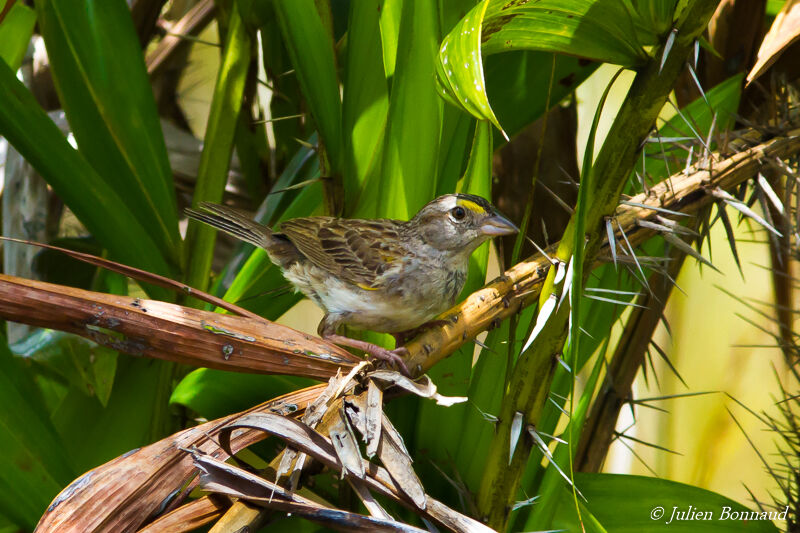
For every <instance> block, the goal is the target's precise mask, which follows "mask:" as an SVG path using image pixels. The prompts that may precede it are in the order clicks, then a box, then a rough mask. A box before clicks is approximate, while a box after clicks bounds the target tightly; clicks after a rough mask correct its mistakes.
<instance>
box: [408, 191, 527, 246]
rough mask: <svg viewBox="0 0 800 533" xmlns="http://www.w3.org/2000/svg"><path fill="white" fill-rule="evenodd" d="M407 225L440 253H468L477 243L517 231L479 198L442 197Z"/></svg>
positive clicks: (464, 196) (451, 195)
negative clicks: (414, 228) (413, 228)
mask: <svg viewBox="0 0 800 533" xmlns="http://www.w3.org/2000/svg"><path fill="white" fill-rule="evenodd" d="M410 224H411V225H413V226H415V227H416V228H417V230H418V231H419V234H420V236H421V237H422V240H423V241H424V242H425V243H426V244H428V245H429V246H432V247H433V248H436V249H437V250H441V251H449V252H466V253H471V252H472V251H473V250H475V248H477V247H478V246H479V245H480V244H481V243H483V242H485V241H486V240H488V239H491V238H492V237H496V236H499V235H511V234H514V233H517V232H518V231H519V229H518V228H517V227H516V226H515V225H514V224H512V223H511V221H509V220H508V219H507V218H506V217H504V216H503V215H501V214H500V213H499V212H498V211H497V209H496V208H495V207H494V206H492V204H490V203H489V202H487V201H486V200H485V199H484V198H481V197H480V196H475V195H473V194H446V195H444V196H440V197H438V198H436V199H435V200H433V201H431V202H429V203H428V204H426V205H425V207H423V208H422V209H420V211H419V213H417V214H416V216H414V218H413V219H412V220H411V221H410Z"/></svg>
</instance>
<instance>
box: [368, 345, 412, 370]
mask: <svg viewBox="0 0 800 533" xmlns="http://www.w3.org/2000/svg"><path fill="white" fill-rule="evenodd" d="M378 348H379V349H378V350H373V351H372V353H370V355H371V356H372V357H373V358H374V359H379V360H381V361H386V362H387V363H388V364H390V365H392V366H394V367H395V368H397V369H398V370H400V372H401V373H402V374H403V375H405V376H406V377H411V373H410V372H409V371H408V367H407V366H406V362H405V360H404V359H403V357H404V356H407V355H408V348H406V347H405V346H400V347H399V348H395V349H394V350H387V349H385V348H380V347H378Z"/></svg>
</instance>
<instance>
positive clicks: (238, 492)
mask: <svg viewBox="0 0 800 533" xmlns="http://www.w3.org/2000/svg"><path fill="white" fill-rule="evenodd" d="M192 456H193V458H194V461H195V463H196V464H197V466H198V468H199V469H201V470H202V471H203V475H202V477H201V486H202V487H203V489H205V490H208V491H213V492H217V493H220V494H226V495H228V496H231V497H235V498H242V499H245V500H247V501H249V502H251V503H257V504H260V505H262V506H264V507H266V508H269V509H276V510H279V511H286V512H288V513H293V514H298V515H300V516H302V517H304V518H307V519H309V520H313V521H314V522H318V523H321V524H324V525H326V526H329V527H332V528H334V529H338V530H340V531H364V532H373V531H385V532H387V533H395V532H403V533H406V532H407V533H424V530H422V529H419V528H416V527H413V526H409V525H407V524H403V523H402V522H397V521H395V520H393V519H391V518H389V519H385V518H375V517H368V516H364V515H360V514H356V513H349V512H347V511H341V510H339V509H332V508H330V507H325V506H323V505H320V504H319V503H317V502H315V501H313V500H310V499H308V498H305V497H303V496H300V495H299V494H297V493H295V492H292V491H287V490H286V489H284V488H283V487H281V486H280V485H276V484H274V483H271V482H269V481H267V480H265V479H263V478H260V477H258V476H256V475H254V474H251V473H250V472H247V471H246V470H243V469H241V468H238V467H236V466H233V465H230V464H228V463H225V462H223V461H219V460H217V459H214V458H213V457H211V456H208V455H205V454H199V453H193V454H192Z"/></svg>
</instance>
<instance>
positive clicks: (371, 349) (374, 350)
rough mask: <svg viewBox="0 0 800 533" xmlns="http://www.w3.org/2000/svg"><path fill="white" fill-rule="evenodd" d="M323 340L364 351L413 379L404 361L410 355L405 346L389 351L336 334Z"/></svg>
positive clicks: (324, 337)
mask: <svg viewBox="0 0 800 533" xmlns="http://www.w3.org/2000/svg"><path fill="white" fill-rule="evenodd" d="M322 338H323V339H325V340H329V341H331V342H333V343H336V344H341V345H342V346H349V347H350V348H355V349H356V350H363V351H364V352H366V353H368V354H369V355H370V356H372V357H374V358H375V359H380V360H382V361H386V362H388V363H390V364H394V365H395V366H396V367H397V368H398V369H399V370H400V371H401V372H402V373H403V374H405V375H406V376H408V377H411V373H410V372H409V371H408V367H406V363H405V361H403V356H405V355H408V350H407V349H406V348H405V347H403V346H401V347H399V348H395V349H394V350H387V349H386V348H383V347H381V346H378V345H377V344H372V343H371V342H367V341H360V340H358V339H351V338H350V337H345V336H344V335H337V334H336V333H328V334H327V335H323V336H322Z"/></svg>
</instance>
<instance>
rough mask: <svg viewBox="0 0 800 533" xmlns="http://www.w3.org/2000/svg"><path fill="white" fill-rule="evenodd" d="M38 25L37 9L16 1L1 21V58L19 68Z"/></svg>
mask: <svg viewBox="0 0 800 533" xmlns="http://www.w3.org/2000/svg"><path fill="white" fill-rule="evenodd" d="M35 25H36V11H34V10H33V9H31V8H29V7H28V6H26V5H25V4H24V3H22V2H14V4H13V5H12V6H11V9H10V10H9V11H8V13H6V16H5V18H4V19H3V21H2V22H0V59H2V60H3V61H5V62H6V64H7V65H8V66H9V67H11V70H17V69H18V68H19V67H20V65H21V64H22V59H23V58H24V57H25V51H26V50H27V49H28V43H29V42H30V40H31V35H33V27H34V26H35Z"/></svg>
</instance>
